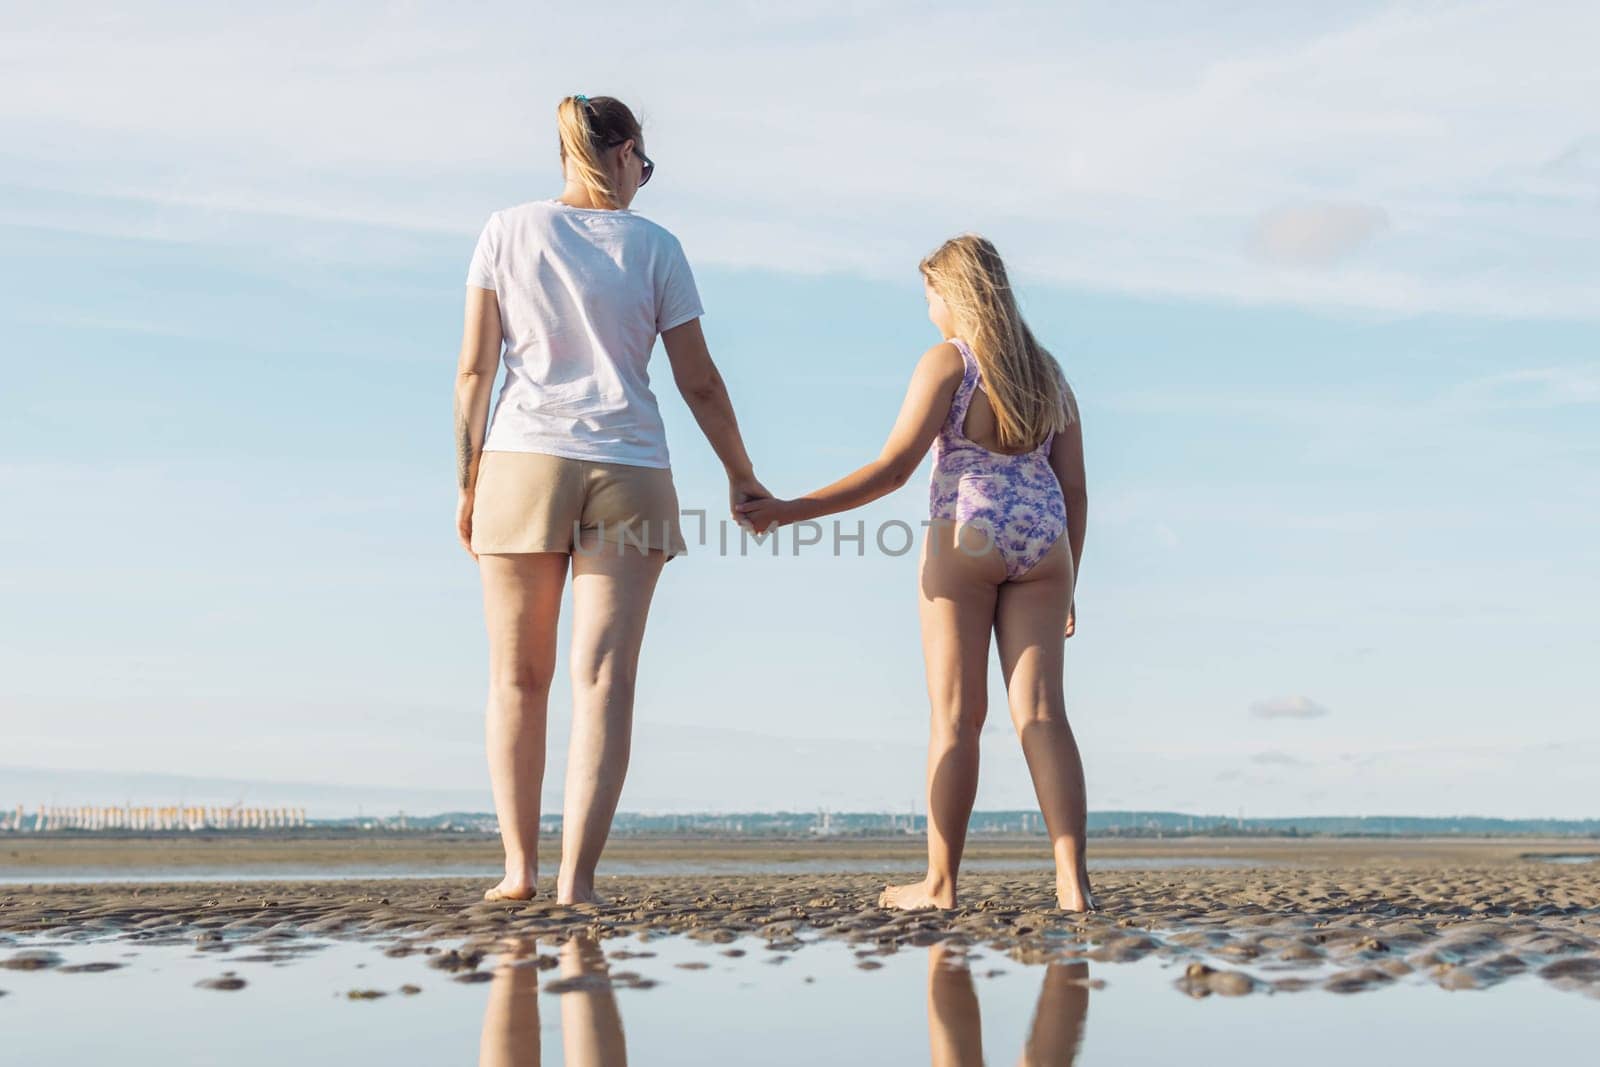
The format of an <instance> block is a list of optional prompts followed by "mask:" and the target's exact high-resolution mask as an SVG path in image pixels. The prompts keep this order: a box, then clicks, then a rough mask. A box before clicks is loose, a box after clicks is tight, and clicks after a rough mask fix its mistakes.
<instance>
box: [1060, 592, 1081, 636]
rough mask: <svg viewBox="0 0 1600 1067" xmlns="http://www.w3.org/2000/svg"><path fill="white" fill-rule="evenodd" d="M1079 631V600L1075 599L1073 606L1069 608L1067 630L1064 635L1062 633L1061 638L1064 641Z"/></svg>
mask: <svg viewBox="0 0 1600 1067" xmlns="http://www.w3.org/2000/svg"><path fill="white" fill-rule="evenodd" d="M1077 632H1078V602H1077V601H1073V602H1072V606H1071V607H1069V608H1068V609H1067V632H1066V633H1065V634H1064V635H1062V638H1061V639H1062V640H1063V641H1065V640H1066V639H1067V638H1069V637H1071V636H1072V635H1073V634H1075V633H1077Z"/></svg>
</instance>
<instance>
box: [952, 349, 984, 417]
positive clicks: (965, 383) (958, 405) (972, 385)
mask: <svg viewBox="0 0 1600 1067" xmlns="http://www.w3.org/2000/svg"><path fill="white" fill-rule="evenodd" d="M950 343H951V344H953V345H955V346H956V350H957V351H958V352H960V353H961V362H962V364H963V368H962V372H961V384H960V385H959V386H957V387H956V395H955V399H953V400H952V401H951V402H950V418H951V420H952V421H953V422H954V423H955V426H956V428H957V429H960V428H961V427H962V426H963V425H964V424H965V423H966V421H967V408H969V407H971V406H972V394H973V393H975V392H977V391H978V384H979V382H980V381H982V376H981V375H979V373H978V357H977V356H975V355H973V354H972V349H971V348H970V347H969V346H968V345H967V342H965V341H963V340H961V339H960V338H958V337H952V338H950Z"/></svg>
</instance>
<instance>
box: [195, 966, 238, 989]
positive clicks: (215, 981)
mask: <svg viewBox="0 0 1600 1067" xmlns="http://www.w3.org/2000/svg"><path fill="white" fill-rule="evenodd" d="M194 985H195V988H196V989H217V990H221V991H223V992H225V993H231V992H233V991H234V990H236V989H243V988H244V987H245V985H246V983H245V980H244V979H243V978H240V977H239V976H238V975H236V974H234V973H233V972H232V971H229V972H228V973H227V974H224V975H222V976H221V977H220V978H202V979H200V981H198V982H196V983H195V984H194Z"/></svg>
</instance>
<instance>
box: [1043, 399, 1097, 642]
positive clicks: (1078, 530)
mask: <svg viewBox="0 0 1600 1067" xmlns="http://www.w3.org/2000/svg"><path fill="white" fill-rule="evenodd" d="M1066 400H1067V410H1069V411H1071V412H1072V423H1071V425H1069V426H1068V427H1067V428H1066V429H1065V430H1062V431H1061V432H1060V433H1058V434H1056V439H1055V441H1054V442H1052V443H1051V445H1050V469H1051V470H1053V471H1055V472H1056V481H1058V482H1060V483H1061V496H1062V498H1063V499H1064V500H1065V501H1066V505H1067V547H1068V548H1069V549H1070V550H1071V551H1072V584H1073V587H1074V588H1076V587H1077V584H1078V564H1079V562H1080V561H1081V560H1082V559H1083V535H1084V532H1085V527H1086V526H1087V525H1088V522H1089V488H1088V481H1087V479H1086V478H1085V476H1084V470H1083V421H1082V417H1081V416H1080V415H1079V414H1078V402H1077V400H1076V399H1075V398H1074V397H1073V396H1072V391H1071V389H1070V388H1069V389H1068V390H1067V397H1066ZM1077 624H1078V620H1077V605H1076V604H1074V605H1073V608H1072V610H1071V612H1070V613H1069V614H1068V615H1067V634H1066V635H1067V636H1068V637H1071V636H1072V634H1073V631H1074V630H1076V629H1077Z"/></svg>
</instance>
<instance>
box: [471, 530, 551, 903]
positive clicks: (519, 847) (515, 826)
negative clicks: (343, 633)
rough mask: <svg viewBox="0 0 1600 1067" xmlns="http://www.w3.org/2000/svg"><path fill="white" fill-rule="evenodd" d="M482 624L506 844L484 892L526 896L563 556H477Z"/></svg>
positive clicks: (489, 736) (488, 725)
mask: <svg viewBox="0 0 1600 1067" xmlns="http://www.w3.org/2000/svg"><path fill="white" fill-rule="evenodd" d="M478 571H479V573H480V575H481V576H482V578H483V614H484V620H485V622H486V623H487V625H488V630H489V707H488V714H487V715H486V717H485V731H484V732H485V739H486V740H487V742H488V751H489V782H490V785H491V786H492V787H493V789H494V810H495V814H496V815H497V816H498V817H499V819H500V840H501V841H502V842H503V843H504V845H505V850H506V876H505V878H504V880H502V881H501V882H500V884H499V885H497V886H495V887H494V888H493V889H491V890H489V892H487V893H485V894H484V896H485V897H487V898H489V899H491V900H493V899H510V900H526V899H528V898H530V897H532V896H533V883H534V879H535V878H537V877H538V874H539V791H540V789H542V788H543V786H544V738H545V719H546V713H547V711H548V710H549V701H550V678H551V676H552V675H553V674H554V673H555V665H556V623H557V621H558V620H559V619H560V616H561V589H562V586H563V585H565V584H566V580H567V557H566V556H565V555H564V554H562V553H559V552H531V553H526V554H522V555H511V556H496V555H481V556H479V557H478Z"/></svg>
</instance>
